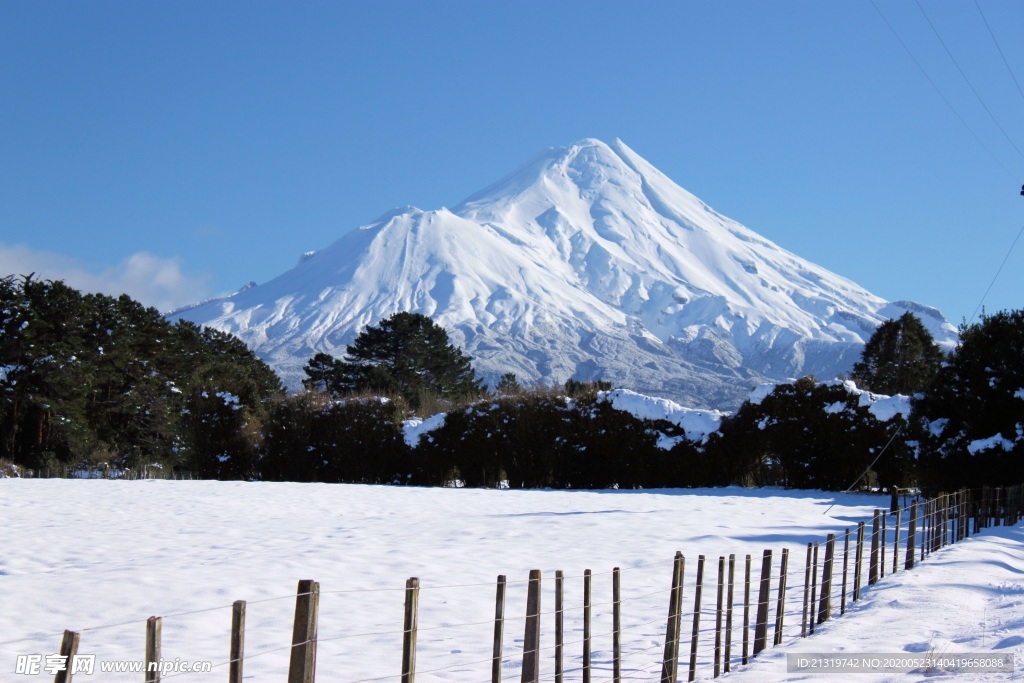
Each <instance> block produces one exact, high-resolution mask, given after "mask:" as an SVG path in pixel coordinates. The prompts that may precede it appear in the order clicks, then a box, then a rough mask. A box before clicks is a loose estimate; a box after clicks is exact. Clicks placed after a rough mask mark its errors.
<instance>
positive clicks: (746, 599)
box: [741, 555, 750, 664]
mask: <svg viewBox="0 0 1024 683" xmlns="http://www.w3.org/2000/svg"><path fill="white" fill-rule="evenodd" d="M749 644H750V555H747V556H746V568H745V569H744V571H743V657H742V660H741V661H742V663H743V664H746V663H747V655H748V654H749V652H748V647H747V646H748V645H749Z"/></svg>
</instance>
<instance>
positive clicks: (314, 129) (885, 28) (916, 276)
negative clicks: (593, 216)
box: [0, 0, 1024, 324]
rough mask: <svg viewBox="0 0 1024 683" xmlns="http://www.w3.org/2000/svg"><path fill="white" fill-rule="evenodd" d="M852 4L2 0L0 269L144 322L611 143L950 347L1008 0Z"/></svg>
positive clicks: (992, 129)
mask: <svg viewBox="0 0 1024 683" xmlns="http://www.w3.org/2000/svg"><path fill="white" fill-rule="evenodd" d="M876 2H877V9H876V6H875V5H873V4H872V2H871V0H850V1H847V2H822V1H820V0H814V1H811V0H807V1H782V0H777V1H772V2H764V1H760V0H759V1H756V2H747V1H741V0H716V1H714V2H712V1H700V2H697V1H686V2H667V1H666V2H655V1H647V2H632V1H631V2H610V1H602V0H588V1H586V2H577V1H567V0H561V1H558V2H552V1H550V0H545V1H543V2H527V1H522V0H520V1H517V2H486V1H478V2H471V1H470V0H461V1H458V2H430V1H424V0H419V1H415V2H413V1H409V2H388V1H381V0H374V1H373V2H370V1H366V2H342V1H340V0H335V1H332V2H273V3H270V2H259V1H255V2H254V1H247V2H240V1H219V2H212V1H211V2H206V1H204V2H190V1H188V0H174V1H166V2H165V1H147V2H137V1H134V0H133V1H132V2H115V1H111V0H104V1H99V2H34V1H29V0H25V1H12V0H0V274H7V273H25V272H30V271H36V272H38V273H39V274H40V275H42V276H46V277H51V278H65V279H67V281H68V282H69V283H71V284H73V285H75V286H78V287H81V288H85V289H93V290H101V291H104V292H106V293H118V291H119V290H124V291H128V293H129V294H132V295H133V296H136V297H137V298H140V299H141V300H142V301H144V302H145V303H148V304H151V305H156V306H158V307H160V308H163V309H167V308H170V307H172V306H174V305H181V304H185V303H189V302H192V301H195V300H198V299H200V298H205V297H208V296H212V295H216V294H223V293H227V292H230V291H234V290H235V289H237V288H239V287H240V286H241V285H243V284H244V283H246V282H247V281H250V280H254V281H256V282H265V281H267V280H269V279H271V278H272V277H274V276H276V275H278V274H280V273H282V272H284V271H285V270H287V269H289V268H291V267H292V266H293V265H294V264H295V263H296V262H297V261H298V258H299V256H300V254H301V253H302V252H304V251H309V250H314V249H319V248H322V247H325V246H327V245H328V244H330V243H331V242H333V241H334V240H335V239H337V238H338V237H339V236H341V235H342V234H344V233H345V232H347V231H349V230H351V229H353V228H355V227H358V226H359V225H363V224H366V223H369V222H371V221H372V220H373V219H375V218H376V217H377V216H379V215H380V214H382V213H384V212H386V211H388V210H390V209H391V208H393V207H396V206H402V205H406V204H412V205H416V206H419V207H420V208H423V209H434V208H440V207H442V206H454V205H455V204H457V203H458V202H459V201H460V200H462V199H464V198H465V197H466V196H468V195H470V194H472V193H473V192H475V191H476V190H478V189H481V188H482V187H484V186H485V185H488V184H490V183H491V182H493V181H495V180H497V179H499V178H500V177H501V176H503V175H505V174H506V173H508V172H511V171H512V170H514V169H515V168H517V167H518V166H519V165H521V164H522V163H525V162H526V161H527V160H528V159H530V158H531V157H533V156H534V155H535V154H536V153H537V152H539V151H540V150H542V149H543V148H545V147H558V146H567V145H570V144H572V143H573V142H575V141H577V140H579V139H582V138H586V137H597V138H600V139H604V140H609V141H610V140H611V139H614V138H616V137H618V138H621V139H622V140H623V141H624V142H626V144H628V145H629V146H630V147H632V148H633V149H634V150H635V151H636V152H638V153H639V154H640V155H641V156H644V157H645V158H647V159H648V160H649V161H650V162H651V163H653V164H654V165H655V166H656V167H658V168H659V169H661V170H662V171H663V172H664V173H666V174H667V175H668V176H669V177H671V178H672V179H673V180H675V181H676V182H677V183H679V184H680V185H682V186H683V187H684V188H686V189H687V190H689V191H690V192H692V193H694V194H696V195H697V196H698V197H700V198H701V199H703V200H704V201H705V202H707V203H708V204H709V205H711V206H712V207H713V208H715V209H716V210H718V211H719V212H721V213H723V214H725V215H727V216H729V217H731V218H734V219H736V220H738V221H740V222H741V223H743V224H745V225H747V226H748V227H750V228H752V229H753V230H755V231H757V232H759V233H761V234H762V235H764V236H765V237H767V238H769V239H771V240H773V241H775V242H776V243H778V244H779V245H781V246H782V247H784V248H786V249H789V250H790V251H793V252H795V253H797V254H799V255H800V256H803V257H805V258H808V259H810V260H811V261H814V262H816V263H818V264H820V265H822V266H824V267H826V268H829V269H830V270H833V271H835V272H837V273H839V274H841V275H844V276H846V277H848V278H850V279H852V280H854V281H856V282H857V283H859V284H861V285H862V286H864V287H866V288H867V289H868V290H870V291H872V292H874V293H875V294H877V295H879V296H882V297H884V298H886V299H889V300H898V299H911V300H915V301H919V302H921V303H926V304H930V305H933V306H937V307H938V308H940V309H941V310H942V311H943V312H944V313H945V315H946V317H947V318H948V319H949V320H950V321H951V322H953V323H954V324H956V323H959V322H960V321H961V320H962V319H963V318H970V317H971V316H972V314H973V313H974V311H975V308H976V306H977V305H978V303H979V302H980V300H981V297H982V295H983V294H984V292H985V290H986V288H987V287H988V285H989V282H990V281H991V280H992V278H993V276H994V275H995V273H996V270H997V268H998V267H999V266H1000V263H1001V262H1002V261H1003V259H1004V257H1005V256H1006V255H1007V252H1008V249H1009V248H1010V245H1011V243H1012V242H1013V241H1014V239H1015V238H1016V237H1017V235H1018V234H1019V232H1020V230H1021V228H1022V227H1024V196H1021V195H1020V189H1021V184H1022V183H1024V153H1022V151H1021V150H1024V92H1022V91H1021V89H1020V88H1021V86H1020V83H1024V41H1022V40H1021V34H1022V31H1024V2H1020V1H1019V0H977V3H975V2H974V0H959V1H957V2H951V1H939V0H922V2H921V4H920V5H918V4H917V3H916V2H911V1H909V0H904V1H900V2H892V1H888V0H876ZM922 8H923V9H922ZM882 15H884V17H885V19H883V16H882ZM886 21H888V23H889V25H891V26H892V29H894V30H895V34H894V32H893V30H891V29H890V27H889V25H887V23H886ZM986 21H987V26H986ZM929 22H930V23H929ZM932 26H934V30H933V28H932ZM990 30H991V33H990ZM936 33H937V34H938V36H941V41H942V42H940V39H939V38H938V37H937V36H936ZM897 36H898V37H897ZM900 41H902V43H903V44H901V42H900ZM943 42H944V43H945V47H943ZM904 45H905V46H906V49H905V48H904ZM947 48H948V50H949V52H948V53H947V51H946V49H947ZM1000 49H1001V50H1000ZM908 51H909V54H908ZM950 54H952V57H953V58H955V62H954V61H953V59H951V57H950ZM1004 59H1005V63H1004ZM915 60H916V62H915ZM1007 65H1008V66H1007ZM961 70H962V73H961ZM965 77H966V78H965ZM986 307H987V309H988V310H989V311H990V312H992V311H996V310H1000V309H1004V308H1021V307H1024V238H1022V240H1021V242H1020V243H1018V244H1017V246H1016V248H1015V249H1014V250H1013V251H1012V252H1010V256H1009V259H1008V261H1007V262H1006V266H1005V268H1004V270H1003V272H1002V274H1001V275H1000V277H999V279H998V280H997V282H996V284H995V286H994V287H993V289H992V291H991V293H990V294H989V295H988V297H987V299H986Z"/></svg>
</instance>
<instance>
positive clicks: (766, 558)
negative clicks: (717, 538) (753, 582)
mask: <svg viewBox="0 0 1024 683" xmlns="http://www.w3.org/2000/svg"><path fill="white" fill-rule="evenodd" d="M771 581H772V551H771V550H765V551H764V555H762V557H761V588H760V590H759V591H758V598H757V623H756V624H755V626H754V656H757V653H758V652H760V651H761V650H763V649H764V648H765V645H766V643H767V640H768V594H769V593H770V592H771Z"/></svg>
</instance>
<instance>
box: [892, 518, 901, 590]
mask: <svg viewBox="0 0 1024 683" xmlns="http://www.w3.org/2000/svg"><path fill="white" fill-rule="evenodd" d="M902 516H903V509H902V508H900V509H899V510H897V511H896V528H895V529H893V530H892V531H893V533H892V535H893V537H894V538H893V542H892V573H893V574H895V573H896V568H897V567H898V566H899V564H900V522H901V521H902V520H901V519H900V517H902Z"/></svg>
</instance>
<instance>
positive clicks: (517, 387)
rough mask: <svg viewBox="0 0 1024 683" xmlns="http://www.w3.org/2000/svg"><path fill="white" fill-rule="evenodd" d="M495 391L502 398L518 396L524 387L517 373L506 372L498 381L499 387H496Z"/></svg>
mask: <svg viewBox="0 0 1024 683" xmlns="http://www.w3.org/2000/svg"><path fill="white" fill-rule="evenodd" d="M495 389H496V390H497V392H498V393H499V394H501V395H502V396H507V395H509V394H518V393H519V392H521V391H522V390H523V386H522V385H521V384H520V383H519V380H518V379H517V378H516V373H514V372H506V373H505V374H503V375H502V376H501V379H499V380H498V386H497V387H495Z"/></svg>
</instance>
